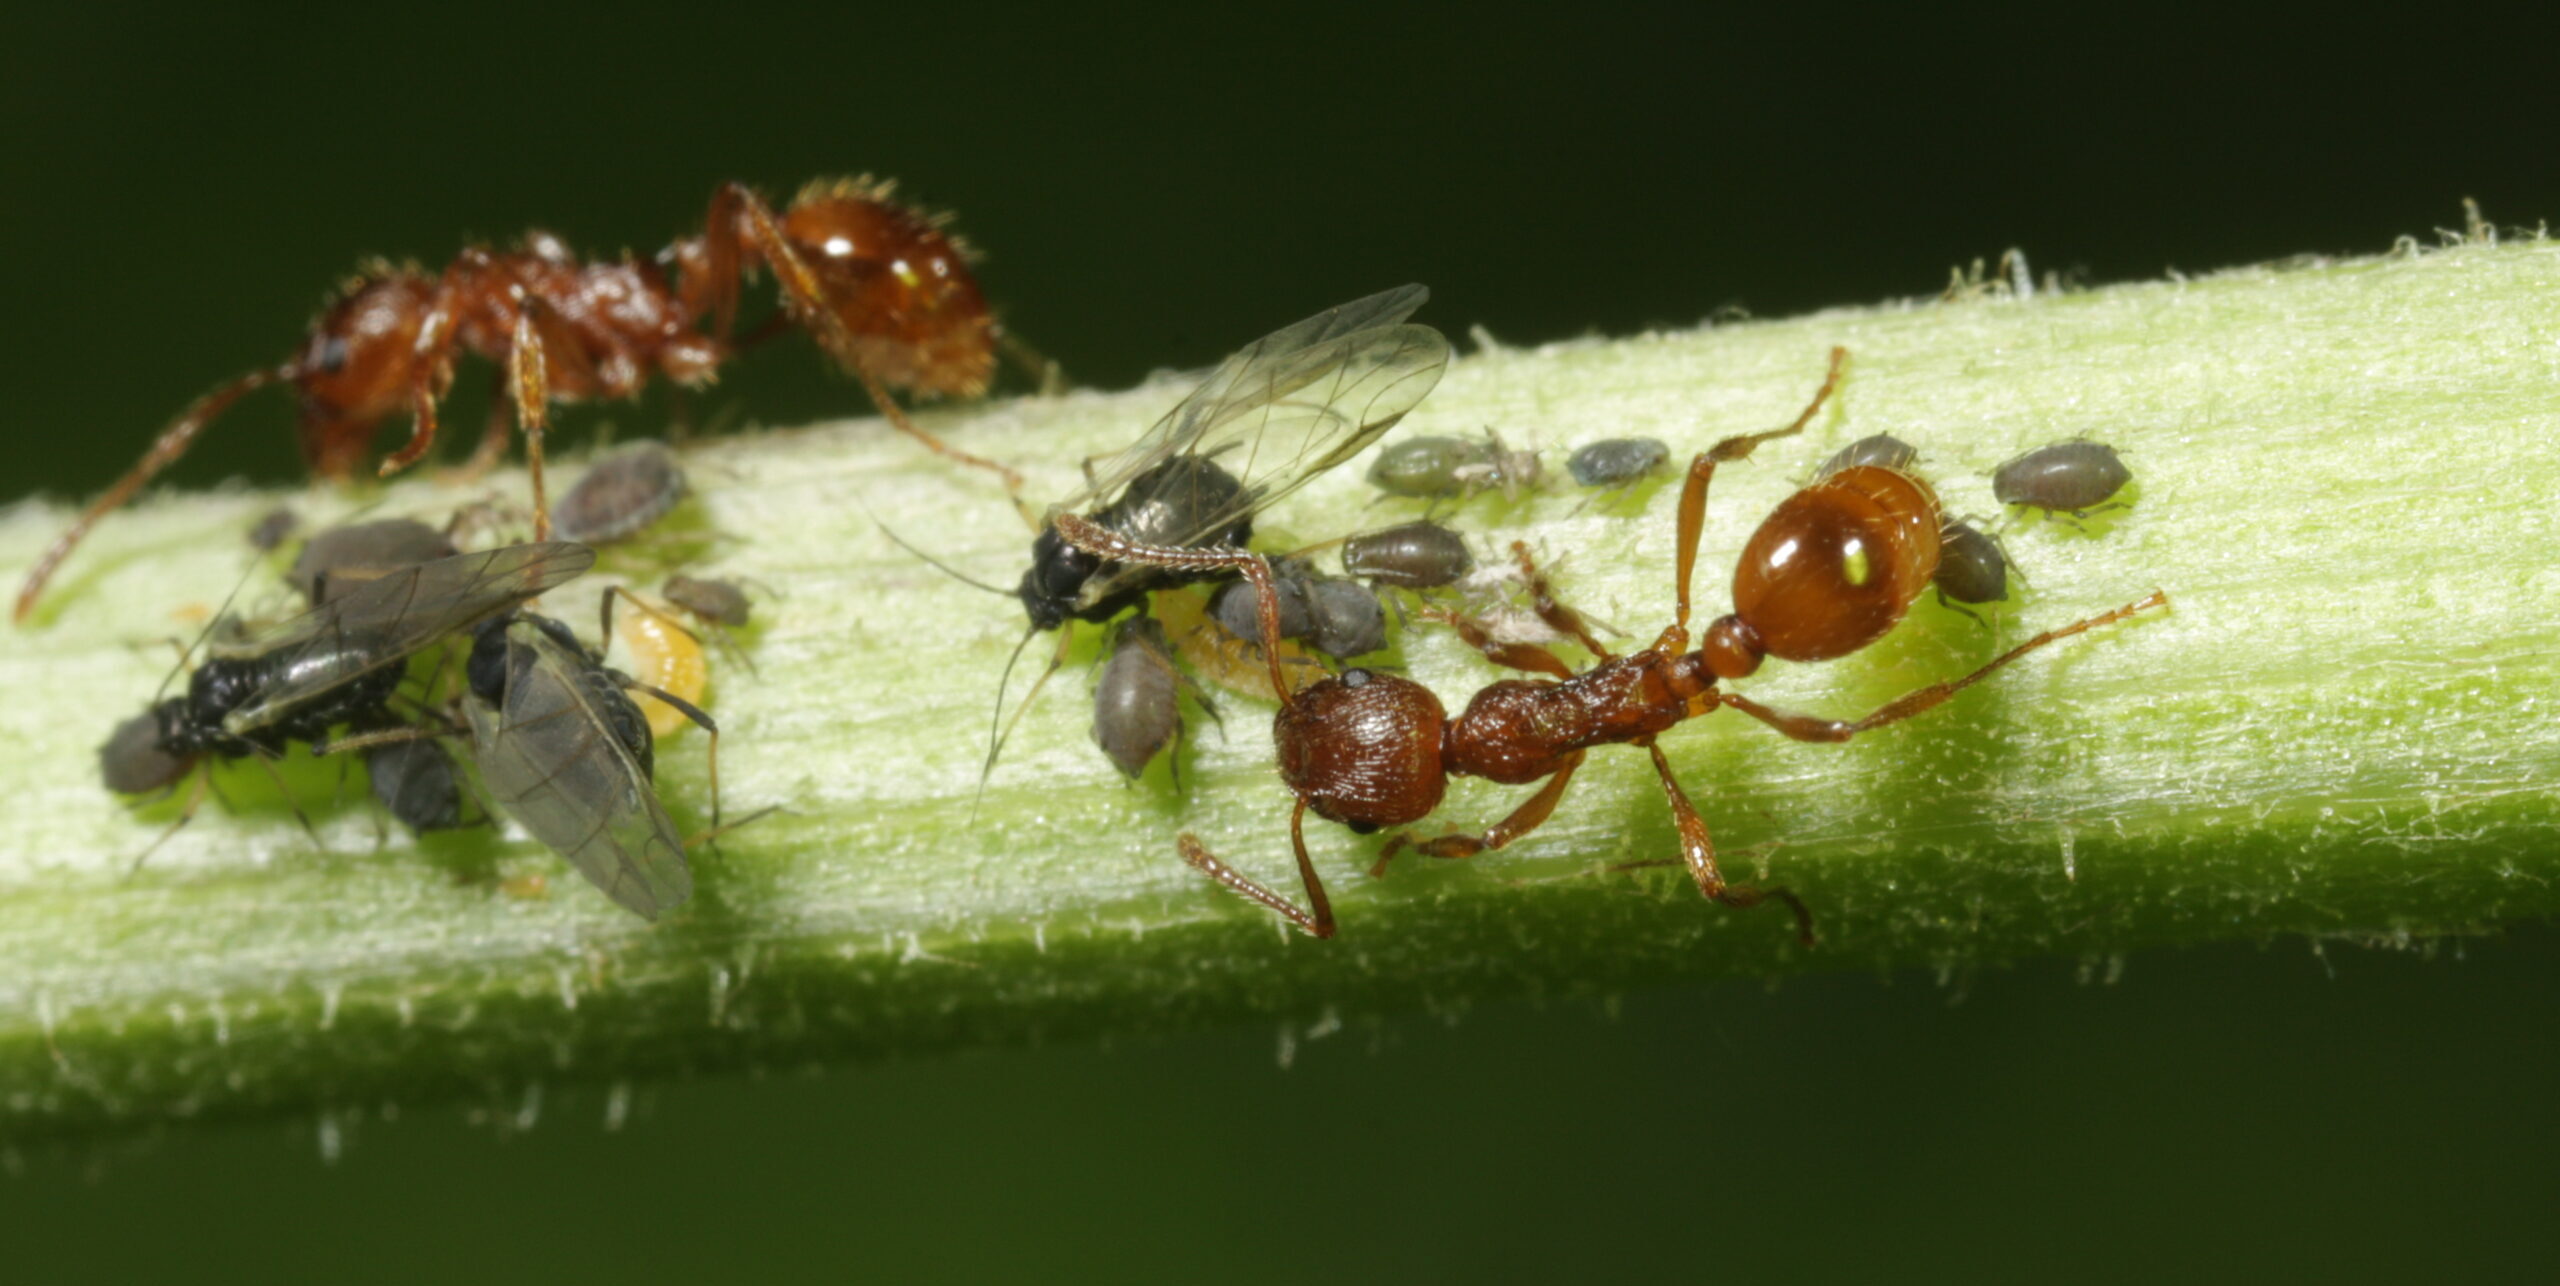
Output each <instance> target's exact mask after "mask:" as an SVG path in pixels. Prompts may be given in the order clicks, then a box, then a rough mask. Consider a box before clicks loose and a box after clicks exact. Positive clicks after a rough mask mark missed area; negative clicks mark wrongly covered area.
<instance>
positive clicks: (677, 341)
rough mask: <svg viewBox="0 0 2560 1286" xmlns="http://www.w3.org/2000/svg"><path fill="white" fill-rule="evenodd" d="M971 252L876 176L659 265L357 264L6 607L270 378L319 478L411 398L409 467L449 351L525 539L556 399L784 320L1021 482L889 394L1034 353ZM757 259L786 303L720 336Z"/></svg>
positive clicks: (557, 249) (449, 366) (537, 241)
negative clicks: (479, 390) (983, 280)
mask: <svg viewBox="0 0 2560 1286" xmlns="http://www.w3.org/2000/svg"><path fill="white" fill-rule="evenodd" d="M968 261H969V252H968V250H967V248H966V247H965V246H964V245H963V244H962V243H961V242H960V241H959V240H958V239H957V238H955V237H953V236H952V235H951V234H949V233H948V232H946V231H945V230H944V228H943V220H941V219H938V218H935V217H933V216H931V215H927V214H924V213H922V212H919V211H917V210H914V209H912V208H910V207H908V206H906V205H904V204H901V203H899V202H897V201H895V200H892V199H891V197H890V185H889V184H887V183H885V182H877V181H873V180H870V179H851V180H840V181H820V182H817V183H812V184H810V185H809V186H807V187H805V188H803V189H802V190H801V191H800V193H799V195H798V196H797V197H795V198H793V200H792V202H791V204H790V205H789V206H787V207H785V208H784V209H783V210H782V211H781V213H779V214H777V213H775V211H774V210H773V209H772V207H770V206H768V205H767V204H766V203H765V200H764V198H763V197H761V196H758V195H757V194H756V192H755V190H754V189H752V188H749V187H747V186H745V185H744V184H740V183H727V184H723V185H721V187H720V189H719V191H718V192H717V193H715V194H714V195H713V197H712V201H711V209H710V213H709V215H708V216H707V217H706V218H705V220H704V226H703V230H702V232H701V233H700V234H699V235H697V236H692V237H686V238H682V239H680V240H678V241H676V242H675V243H674V244H672V245H670V246H668V247H667V248H666V249H665V250H664V251H662V252H660V253H659V254H658V256H657V257H656V258H654V259H635V258H632V257H631V256H629V255H627V254H626V255H624V256H622V257H620V258H618V259H595V260H586V259H581V258H579V257H578V256H577V255H575V254H573V253H571V251H570V249H569V247H568V245H567V243H565V242H563V241H562V240H561V239H560V238H558V237H556V236H554V235H552V234H550V233H548V232H542V231H534V232H529V233H527V234H526V235H525V237H524V239H523V240H522V241H521V242H519V243H518V244H517V245H516V246H515V247H514V248H513V249H508V250H492V249H489V248H487V247H485V246H473V247H470V248H468V249H466V250H464V251H463V252H462V253H461V254H459V255H456V256H455V257H454V259H453V262H452V263H450V264H448V265H446V266H445V268H444V270H443V271H442V272H440V273H435V274H429V273H428V272H426V271H425V270H424V269H422V268H420V267H418V266H417V265H415V264H405V265H393V264H389V263H374V264H370V265H367V266H366V267H365V268H364V269H363V270H362V271H361V272H360V273H358V274H357V275H356V276H355V277H354V278H353V279H351V280H349V281H347V282H346V283H344V284H343V285H342V286H341V287H340V289H339V291H338V294H337V295H336V297H335V298H334V299H333V300H332V301H331V302H330V303H329V305H328V306H327V307H326V308H324V309H323V310H322V311H321V313H320V316H319V317H318V318H317V319H316V320H314V321H313V322H312V324H311V329H310V332H309V333H308V334H307V335H305V336H304V337H303V342H302V348H301V350H300V351H299V352H298V353H296V354H295V355H294V356H293V357H292V358H291V359H289V360H287V361H285V362H284V363H282V364H281V365H278V366H275V367H272V368H269V369H266V370H256V371H251V372H249V373H248V374H246V375H242V376H239V377H238V378H236V379H233V380H231V381H230V382H228V383H225V384H223V385H221V386H219V387H217V388H215V389H214V390H213V391H212V392H209V393H207V394H205V395H204V396H202V397H200V398H198V399H196V401H195V402H194V404H192V405H190V406H189V407H188V408H187V409H186V410H185V411H184V412H182V413H181V414H180V415H179V416H178V418H177V419H176V420H175V421H173V422H172V423H171V424H170V425H169V427H168V428H167V429H165V430H163V431H162V432H161V434H160V436H159V438H158V439H157V440H156V441H154V442H153V443H152V444H151V449H150V450H148V451H146V452H144V453H143V456H142V459H141V460H139V461H137V462H135V464H134V466H133V468H132V469H130V470H128V471H127V472H126V473H125V475H124V476H123V477H122V478H119V479H117V480H116V482H115V484H114V485H113V486H111V487H109V488H107V491H106V494H104V495H102V496H100V497H98V499H97V500H95V501H93V502H91V504H90V505H89V507H88V508H87V509H85V510H83V511H81V514H80V516H79V517H78V518H76V519H74V520H73V521H72V524H71V526H70V528H69V529H68V530H66V531H64V532H63V533H62V535H61V536H60V537H59V538H57V539H56V540H55V541H54V542H53V544H52V546H51V547H49V548H47V549H46V550H45V552H44V554H43V556H42V557H40V558H38V559H37V560H36V565H35V567H34V569H33V570H31V571H29V572H28V574H27V579H26V582H25V584H24V586H23V587H22V588H20V590H19V591H18V600H17V605H16V607H15V609H14V611H13V619H14V620H16V621H17V622H19V623H21V624H23V623H25V621H26V619H27V617H28V615H29V614H30V613H32V612H33V611H34V609H35V605H36V600H37V599H38V598H39V597H40V596H41V595H42V594H43V592H44V587H45V582H46V581H47V580H48V579H50V578H51V577H52V575H53V571H54V568H55V567H57V566H58V565H60V564H61V562H62V560H63V559H64V558H66V557H69V556H70V554H71V551H72V549H73V548H74V547H76V546H77V545H78V544H79V543H80V539H81V537H82V536H84V535H86V534H87V533H88V530H89V528H90V527H92V526H94V525H95V524H96V523H97V522H98V520H99V519H101V518H104V517H106V516H107V515H108V514H110V513H112V512H114V511H115V510H116V509H118V508H120V507H122V506H123V505H124V504H125V502H126V501H129V500H131V499H132V498H133V497H134V496H135V495H136V494H137V493H139V492H140V491H141V490H142V488H143V486H144V485H145V484H147V483H148V482H150V481H151V479H152V478H153V477H154V476H156V475H158V474H159V472H160V471H161V470H163V469H165V468H167V467H169V466H170V465H171V464H173V463H175V462H176V461H177V459H178V457H180V456H182V455H184V454H186V451H187V448H188V447H190V446H192V445H194V443H195V440H196V438H197V437H198V436H200V435H201V434H202V433H203V432H204V430H205V429H206V427H207V426H209V425H211V424H212V423H213V422H214V420H216V419H217V418H219V417H220V416H221V415H222V414H223V413H224V412H225V411H227V410H229V409H230V408H231V406H232V404H233V403H235V402H238V401H239V400H240V399H241V398H243V397H246V396H248V395H249V394H251V393H254V392H256V391H258V390H259V389H262V388H265V387H267V386H268V385H270V384H284V385H290V386H291V387H292V389H293V391H294V394H295V398H296V400H297V402H298V403H299V405H300V408H301V423H300V438H301V446H302V458H303V463H304V464H305V465H306V466H307V467H308V468H309V469H310V470H311V472H312V473H314V474H316V475H318V476H320V477H322V478H326V479H329V480H331V481H345V480H347V479H350V478H352V477H353V476H354V475H355V473H356V470H357V466H358V465H359V464H361V463H362V462H363V460H364V457H365V455H366V453H367V451H368V450H369V448H370V447H371V446H372V443H373V439H374V435H375V431H376V430H377V429H378V428H379V427H380V426H381V425H382V423H383V421H385V420H387V419H389V418H391V417H392V416H393V415H395V414H397V413H399V412H400V411H402V410H404V409H405V410H407V411H408V412H409V415H410V431H409V440H408V441H407V442H405V443H403V444H402V445H401V446H400V448H399V449H398V450H396V451H394V452H392V453H391V455H390V456H388V457H387V458H385V459H384V460H383V461H382V463H381V465H380V467H379V470H378V471H379V472H380V473H382V474H384V475H388V474H393V473H397V472H399V471H400V470H402V469H406V468H408V467H409V466H410V465H413V464H416V463H417V462H418V461H419V460H420V459H423V458H424V457H425V455H426V453H427V450H428V448H430V447H431V446H433V445H434V443H435V438H436V427H437V422H436V411H437V407H438V405H439V404H440V403H442V401H443V400H444V396H445V393H446V392H447V391H448V390H449V388H450V387H451V385H452V383H453V367H454V359H455V357H456V356H457V355H458V354H459V353H471V354H476V355H478V356H480V357H482V358H485V359H487V360H488V361H489V362H490V363H492V364H493V365H495V366H497V367H498V368H499V369H500V371H501V372H502V376H503V381H504V387H505V396H502V397H500V398H498V399H496V400H495V401H494V402H493V403H492V404H491V406H490V408H489V412H490V413H489V420H488V424H487V426H486V428H485V429H484V431H483V433H482V436H481V440H480V445H479V447H478V448H477V449H476V450H475V451H474V452H473V453H472V455H471V459H470V462H469V463H468V464H466V465H465V466H463V469H462V473H463V474H464V476H466V477H469V476H476V475H478V474H480V473H482V472H485V471H487V470H488V469H489V468H490V467H491V466H493V465H495V464H496V463H497V462H498V460H499V458H500V457H501V456H503V455H504V454H505V453H506V448H507V436H508V433H507V420H506V412H507V410H508V409H509V408H510V407H512V408H513V410H514V412H515V423H516V426H517V428H518V429H520V430H521V431H522V432H523V434H524V438H525V464H526V470H527V472H528V473H529V474H530V475H531V480H532V489H533V518H534V539H535V540H537V541H541V540H548V539H549V538H550V534H551V519H550V507H549V505H548V503H547V501H546V498H545V494H544V488H543V476H542V465H543V453H542V445H543V434H544V431H545V430H546V428H547V427H548V426H549V423H550V406H551V403H553V402H555V401H557V402H583V401H604V400H608V399H617V398H631V397H637V396H638V395H639V393H640V391H641V389H643V388H644V387H646V386H647V385H648V383H649V382H650V380H651V379H652V378H653V377H663V378H665V379H666V380H668V381H670V382H671V383H674V384H676V385H678V386H682V387H688V388H691V387H700V386H702V385H706V384H709V383H710V382H711V381H712V380H713V379H714V378H715V377H716V375H717V374H718V371H719V367H720V365H721V364H722V363H723V362H726V361H728V360H729V359H730V358H732V357H735V356H736V355H737V354H738V352H739V351H740V350H741V349H742V348H744V347H745V346H747V345H748V344H752V343H754V342H756V341H758V340H761V339H763V338H764V337H766V336H767V335H769V334H771V333H773V332H774V331H775V330H776V329H777V328H778V326H779V325H780V324H782V323H784V322H788V323H792V324H797V325H798V326H800V327H801V328H802V329H804V330H807V331H808V332H810V333H811V334H812V335H813V336H814V337H815V338H816V339H817V341H818V344H819V346H820V347H821V348H824V349H825V350H826V351H827V354H828V355H829V356H831V357H833V358H834V359H835V360H836V361H837V363H839V364H840V365H842V366H843V367H844V368H845V369H846V370H847V371H848V372H850V373H851V374H852V375H853V377H854V378H855V379H857V380H859V381H861V383H862V386H863V388H864V390H865V391H867V392H868V393H869V394H870V395H871V399H872V401H873V402H875V403H876V404H877V405H878V406H879V408H880V413H881V414H882V415H883V416H884V417H886V418H887V419H888V421H889V423H890V424H891V425H893V426H894V427H896V428H897V429H898V430H899V431H901V432H903V433H906V434H907V435H909V436H910V437H913V438H915V439H917V440H918V441H920V442H922V443H924V444H925V445H926V446H927V447H929V448H931V449H932V450H934V451H935V452H937V453H939V454H941V455H943V456H945V457H947V458H949V459H952V460H956V461H958V462H960V463H962V464H966V465H969V466H971V467H974V468H980V469H986V470H989V471H991V472H993V473H995V474H996V475H998V476H999V477H1000V478H1001V479H1003V481H1004V484H1005V487H1006V489H1007V490H1009V491H1015V492H1018V491H1020V489H1021V486H1022V479H1021V476H1020V475H1018V474H1016V473H1015V472H1014V471H1013V470H1011V469H1009V468H1006V467H1005V466H1003V465H1001V464H998V463H996V462H994V461H992V460H986V459H982V458H980V457H978V456H974V455H971V454H969V453H967V452H965V451H962V450H960V449H958V448H956V447H953V446H950V445H949V444H947V443H945V442H943V441H942V440H941V439H939V438H936V437H934V436H933V435H932V434H930V433H927V432H925V431H924V430H923V429H921V428H918V427H917V426H916V425H915V423H914V422H913V421H911V420H909V419H908V418H907V415H906V413H905V412H904V411H902V410H900V409H899V407H898V404H897V402H896V401H895V400H894V399H893V396H892V394H893V391H895V390H905V391H907V392H909V393H912V394H916V395H918V396H924V397H940V396H955V397H976V396H979V395H980V394H983V393H985V392H986V389H987V383H988V381H989V379H990V378H991V377H992V376H993V374H994V369H995V352H996V349H997V347H998V346H999V344H1004V345H1005V346H1007V347H1008V349H1009V351H1011V352H1013V353H1014V354H1015V355H1016V356H1017V357H1019V358H1022V360H1024V361H1025V363H1026V364H1032V363H1033V362H1034V360H1035V359H1033V358H1031V357H1030V356H1028V353H1029V350H1028V349H1024V348H1022V347H1021V346H1020V345H1018V344H1012V343H1010V342H1009V340H1008V339H1007V337H1006V336H1005V335H1004V334H1003V331H1002V329H1001V327H999V326H998V325H997V324H996V321H995V319H994V317H993V316H992V315H991V314H990V313H989V312H988V310H987V304H986V299H985V296H983V295H982V294H980V293H979V290H978V283H977V279H976V277H975V276H973V275H972V274H971V272H970V270H969V263H968ZM759 269H770V270H772V272H773V274H774V277H775V279H776V281H777V282H778V283H779V284H780V286H781V296H782V302H783V314H782V316H781V317H778V318H776V320H775V322H774V323H772V324H768V325H767V326H765V327H764V328H763V329H761V330H759V331H758V332H757V333H755V334H753V335H750V336H748V337H747V338H746V339H745V340H741V341H732V340H731V339H730V338H729V335H730V331H731V327H732V326H733V324H734V322H735V319H736V316H737V308H738V285H739V282H740V280H741V279H742V278H744V277H747V276H751V275H753V273H754V272H755V271H757V270H759ZM671 274H672V276H671ZM706 321H708V322H709V323H710V328H709V329H708V330H707V331H706V330H704V329H703V328H702V326H703V323H704V322H706Z"/></svg>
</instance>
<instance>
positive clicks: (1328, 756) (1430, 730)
mask: <svg viewBox="0 0 2560 1286" xmlns="http://www.w3.org/2000/svg"><path fill="white" fill-rule="evenodd" d="M1448 722H1449V718H1448V712H1447V711H1446V710H1445V709H1443V708H1442V707H1441V705H1440V698H1438V697H1436V696H1433V695H1432V694H1431V689H1429V688H1426V687H1424V686H1422V685H1421V684H1419V683H1416V682H1414V681H1413V680H1411V679H1406V678H1401V677H1399V676H1397V675H1393V674H1381V673H1379V672H1377V671H1374V670H1364V669H1359V668H1356V667H1355V668H1353V669H1349V670H1345V671H1343V672H1342V673H1341V674H1339V675H1336V676H1334V677H1332V678H1329V679H1320V680H1318V681H1316V682H1314V683H1311V684H1308V685H1307V686H1306V687H1303V688H1300V689H1299V690H1298V692H1297V695H1295V696H1292V697H1290V698H1289V703H1288V704H1287V705H1285V706H1282V707H1281V708H1280V717H1279V719H1278V721H1277V722H1276V723H1275V724H1273V726H1272V737H1273V740H1274V741H1276V742H1277V743H1278V746H1279V751H1280V776H1281V778H1282V779H1283V780H1285V781H1287V782H1288V783H1289V789H1290V791H1291V792H1292V793H1294V794H1295V795H1297V797H1298V798H1299V799H1301V800H1304V801H1306V805H1307V807H1309V808H1312V809H1314V810H1315V811H1316V815H1317V816H1319V817H1324V818H1327V819H1329V820H1332V821H1337V822H1340V823H1342V824H1343V825H1346V826H1349V827H1351V828H1352V829H1353V830H1357V831H1364V832H1365V831H1369V830H1375V829H1377V828H1379V827H1384V826H1402V825H1404V824H1405V823H1407V822H1414V821H1420V820H1421V819H1423V818H1425V817H1428V816H1430V815H1431V812H1432V810H1434V809H1436V808H1438V807H1439V806H1440V795H1441V792H1442V791H1443V790H1445V789H1446V788H1447V787H1448V784H1449V778H1448V774H1447V772H1446V771H1445V770H1444V769H1443V767H1442V765H1441V734H1442V732H1443V730H1444V729H1446V728H1447V726H1448Z"/></svg>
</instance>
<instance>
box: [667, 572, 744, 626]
mask: <svg viewBox="0 0 2560 1286" xmlns="http://www.w3.org/2000/svg"><path fill="white" fill-rule="evenodd" d="M658 592H659V593H660V594H661V595H664V596H665V598H666V600H667V601H668V602H670V603H673V604H675V605H676V606H678V607H681V608H683V609H684V610H686V611H688V612H691V613H693V614H694V615H695V616H697V617H700V618H701V619H703V620H706V621H709V622H711V623H712V624H714V625H725V626H728V627H729V628H730V629H733V630H734V629H743V628H744V627H745V626H746V623H747V615H748V611H749V607H748V602H747V592H746V591H745V590H743V589H741V588H739V587H738V586H737V585H735V584H733V583H731V582H729V581H725V580H711V579H707V578H700V577H693V576H685V575H675V576H670V577H668V578H667V583H666V584H665V585H664V586H662V587H660V589H659V590H658Z"/></svg>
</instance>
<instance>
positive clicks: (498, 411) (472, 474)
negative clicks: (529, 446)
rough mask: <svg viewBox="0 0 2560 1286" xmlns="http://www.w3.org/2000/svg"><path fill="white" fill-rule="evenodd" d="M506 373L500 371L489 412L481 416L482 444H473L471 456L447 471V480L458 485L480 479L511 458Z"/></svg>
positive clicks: (490, 401)
mask: <svg viewBox="0 0 2560 1286" xmlns="http://www.w3.org/2000/svg"><path fill="white" fill-rule="evenodd" d="M505 383H506V376H505V375H504V374H501V375H499V377H498V380H497V385H496V387H495V388H494V389H493V391H492V393H491V395H490V398H489V412H488V414H486V415H484V416H482V417H481V418H480V445H478V446H476V447H473V448H471V458H470V459H468V460H465V461H463V462H462V466H461V467H460V468H457V469H449V470H446V471H445V480H446V481H448V482H452V483H455V484H457V485H468V484H470V483H474V482H478V481H479V480H480V479H481V478H482V477H483V476H484V475H486V474H487V473H488V472H489V471H490V470H491V469H494V468H497V467H498V462H499V461H500V460H504V459H506V458H507V440H508V439H509V438H510V437H512V436H513V434H512V433H511V432H510V427H511V426H510V425H509V424H508V422H507V395H506V387H505Z"/></svg>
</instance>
